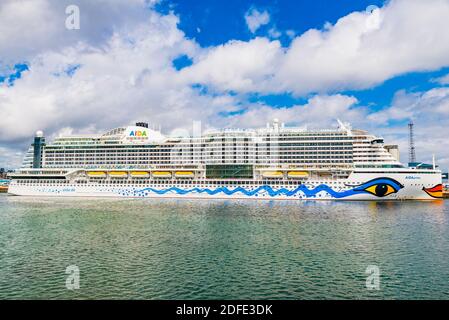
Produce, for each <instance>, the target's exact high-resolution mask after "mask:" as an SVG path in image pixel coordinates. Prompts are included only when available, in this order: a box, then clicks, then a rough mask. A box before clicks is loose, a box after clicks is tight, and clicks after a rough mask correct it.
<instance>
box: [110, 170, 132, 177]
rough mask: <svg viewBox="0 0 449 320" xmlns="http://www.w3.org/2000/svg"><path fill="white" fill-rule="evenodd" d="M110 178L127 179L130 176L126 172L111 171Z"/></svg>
mask: <svg viewBox="0 0 449 320" xmlns="http://www.w3.org/2000/svg"><path fill="white" fill-rule="evenodd" d="M109 176H110V177H112V178H126V177H127V176H128V172H126V171H111V172H109Z"/></svg>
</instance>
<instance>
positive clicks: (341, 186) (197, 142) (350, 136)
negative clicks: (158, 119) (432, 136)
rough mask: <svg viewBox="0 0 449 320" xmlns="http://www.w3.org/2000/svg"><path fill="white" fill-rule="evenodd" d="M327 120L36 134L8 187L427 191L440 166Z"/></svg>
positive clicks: (50, 191) (120, 192)
mask: <svg viewBox="0 0 449 320" xmlns="http://www.w3.org/2000/svg"><path fill="white" fill-rule="evenodd" d="M338 123H339V126H338V128H337V127H336V128H335V129H326V130H308V129H307V128H297V127H287V126H285V125H284V124H283V123H280V122H279V121H278V120H276V119H275V120H274V121H273V122H271V123H268V124H267V126H266V127H264V128H259V129H224V130H215V131H208V132H205V133H201V134H198V135H195V134H192V135H190V136H183V137H175V136H165V135H164V134H163V133H162V132H161V131H160V129H159V130H157V129H152V128H149V126H148V124H147V123H144V122H139V123H136V124H135V125H132V126H126V127H120V128H115V129H113V130H110V131H109V132H105V133H103V134H94V135H71V136H60V137H58V138H55V139H54V141H53V142H51V143H46V140H45V137H44V135H43V133H42V132H41V131H38V132H37V133H36V136H35V138H34V142H33V143H32V144H31V147H30V148H29V150H28V152H27V154H26V156H25V158H24V161H23V165H22V167H21V168H20V169H18V170H16V171H14V172H13V173H11V174H10V175H9V176H10V178H11V183H10V186H9V193H10V194H12V195H20V196H56V197H67V196H69V197H130V198H189V199H193V198H195V199H197V198H200V199H269V200H271V199H273V200H274V199H276V200H277V199H279V200H432V199H438V198H442V196H443V194H442V193H443V190H442V179H441V171H440V170H438V169H436V166H435V164H434V165H433V168H429V169H418V168H408V167H405V166H404V165H402V164H401V163H400V162H399V152H398V150H397V146H396V147H394V146H388V145H384V140H383V139H382V138H380V137H376V136H374V135H372V134H369V133H368V132H367V131H364V130H358V129H352V128H351V126H350V125H349V124H346V123H342V122H341V121H338Z"/></svg>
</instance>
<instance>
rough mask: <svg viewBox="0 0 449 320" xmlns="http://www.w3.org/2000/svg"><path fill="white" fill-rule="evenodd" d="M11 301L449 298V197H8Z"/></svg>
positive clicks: (3, 222) (2, 269) (2, 278)
mask: <svg viewBox="0 0 449 320" xmlns="http://www.w3.org/2000/svg"><path fill="white" fill-rule="evenodd" d="M69 265H76V266H78V267H79V269H80V286H81V288H80V289H79V290H76V291H70V290H67V289H66V287H65V280H66V277H67V275H66V273H65V270H66V267H67V266H69ZM369 265H377V266H378V267H379V269H380V275H381V276H380V290H378V291H369V290H367V289H366V286H365V281H366V277H367V274H365V270H366V268H367V267H368V266H369ZM0 298H3V299H4V298H7V299H15V298H24V299H31V298H40V299H90V298H99V299H107V298H113V299H118V298H132V299H233V298H239V299H315V298H318V299H322V298H327V299H331V298H334V299H335V298H336V299H348V298H357V299H368V298H387V299H397V298H399V299H424V298H437V299H448V298H449V202H448V201H446V202H444V201H440V202H406V203H392V202H390V203H376V202H282V201H281V202H270V201H257V202H254V201H218V200H217V201H189V200H144V199H139V200H132V199H129V200H128V199H127V200H107V199H49V198H21V197H8V196H5V195H0Z"/></svg>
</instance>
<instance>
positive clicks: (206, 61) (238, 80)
mask: <svg viewBox="0 0 449 320" xmlns="http://www.w3.org/2000/svg"><path fill="white" fill-rule="evenodd" d="M281 54H282V50H281V45H280V43H279V41H270V40H268V39H266V38H255V39H252V40H251V41H249V42H244V41H230V42H228V43H226V44H224V45H221V46H217V47H213V48H210V49H208V50H204V51H203V52H201V53H199V54H198V55H197V56H196V57H195V62H196V63H195V64H194V65H193V66H191V67H189V68H185V69H183V70H182V72H181V73H182V76H183V77H185V79H186V81H189V82H191V83H204V84H206V85H210V86H212V87H214V88H217V89H219V90H222V91H228V90H236V91H244V92H247V91H258V90H260V88H261V87H263V86H264V84H267V83H268V82H269V80H270V77H271V75H272V74H273V73H274V72H275V70H276V68H277V64H278V62H279V60H280V58H281ZM266 90H269V89H268V88H267V89H266Z"/></svg>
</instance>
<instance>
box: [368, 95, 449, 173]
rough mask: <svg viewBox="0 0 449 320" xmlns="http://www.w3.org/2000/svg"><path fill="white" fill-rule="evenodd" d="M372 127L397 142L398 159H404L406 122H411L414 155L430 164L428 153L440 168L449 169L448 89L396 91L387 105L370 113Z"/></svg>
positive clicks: (406, 144) (369, 119) (405, 152)
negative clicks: (434, 155) (414, 146)
mask: <svg viewBox="0 0 449 320" xmlns="http://www.w3.org/2000/svg"><path fill="white" fill-rule="evenodd" d="M367 118H368V121H370V122H371V125H372V126H374V127H375V126H378V127H379V126H380V127H382V129H381V130H380V131H381V132H383V133H386V134H387V137H388V138H389V141H394V142H396V143H399V144H400V146H401V150H402V158H403V159H404V160H405V161H407V160H406V159H407V147H408V140H407V126H406V124H407V122H408V121H409V119H413V120H414V122H415V135H416V147H417V156H418V159H419V160H420V161H427V162H429V163H430V161H431V158H432V153H435V154H436V156H437V160H438V163H439V164H440V165H441V166H442V167H443V168H446V169H447V168H449V161H448V159H449V141H448V139H447V138H446V135H445V132H446V131H447V123H449V88H447V87H444V88H434V89H430V90H428V91H424V92H412V93H408V92H406V91H404V90H400V91H398V92H397V93H396V94H395V97H394V99H393V102H392V104H391V106H390V107H388V108H386V109H384V110H382V111H379V112H376V113H372V114H370V115H369V116H368V117H367Z"/></svg>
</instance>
